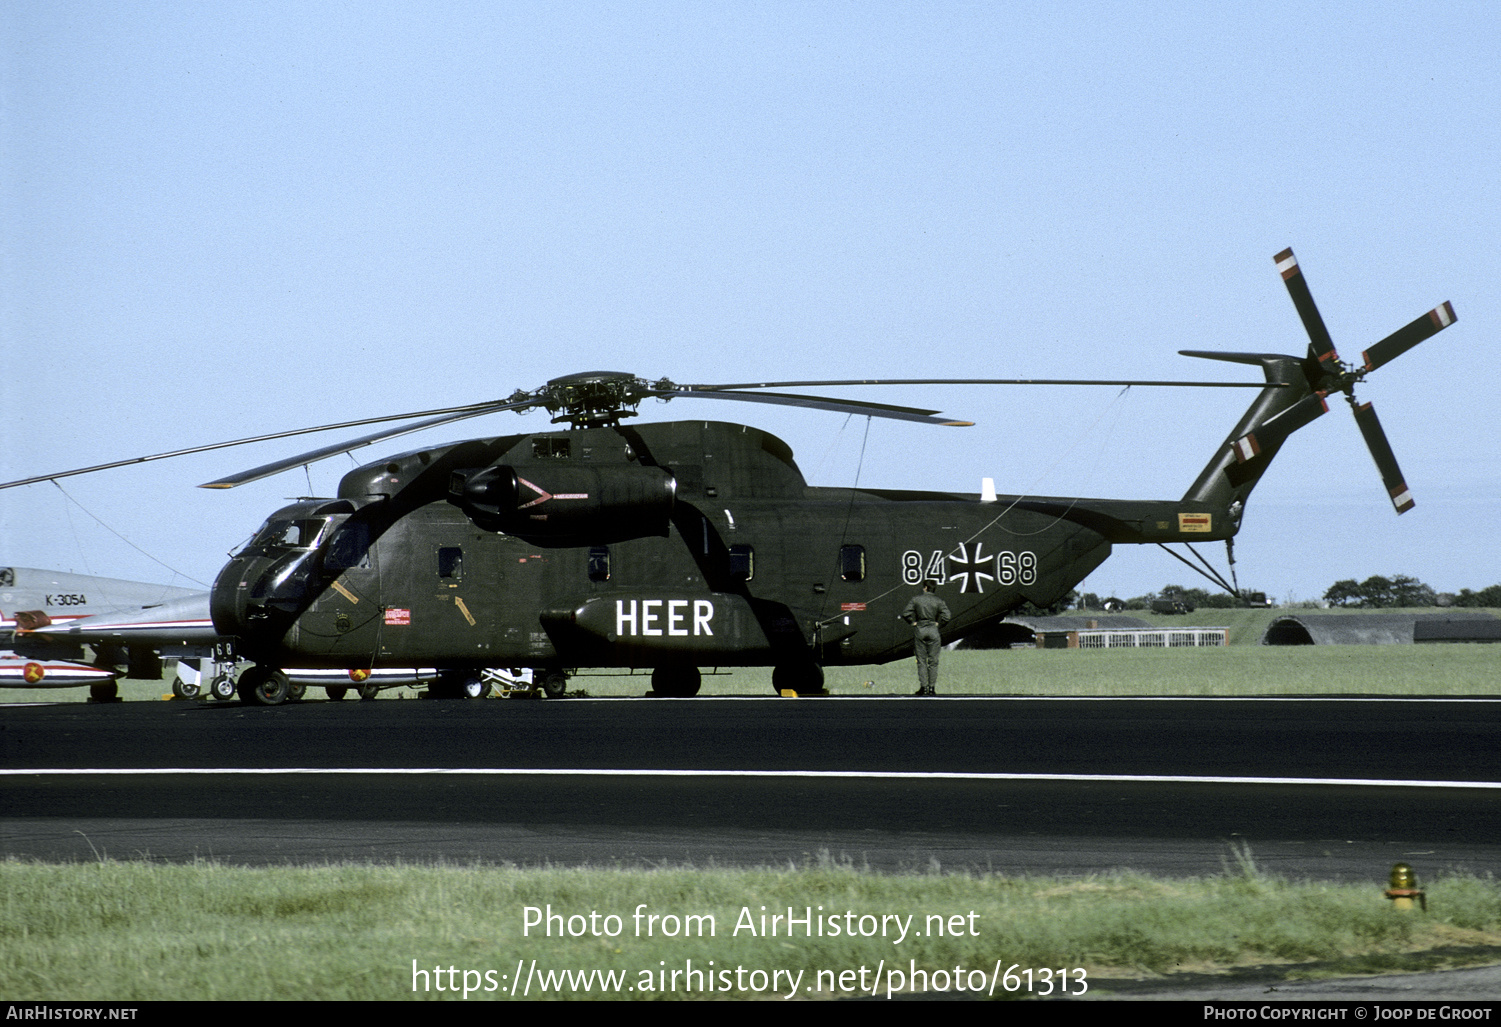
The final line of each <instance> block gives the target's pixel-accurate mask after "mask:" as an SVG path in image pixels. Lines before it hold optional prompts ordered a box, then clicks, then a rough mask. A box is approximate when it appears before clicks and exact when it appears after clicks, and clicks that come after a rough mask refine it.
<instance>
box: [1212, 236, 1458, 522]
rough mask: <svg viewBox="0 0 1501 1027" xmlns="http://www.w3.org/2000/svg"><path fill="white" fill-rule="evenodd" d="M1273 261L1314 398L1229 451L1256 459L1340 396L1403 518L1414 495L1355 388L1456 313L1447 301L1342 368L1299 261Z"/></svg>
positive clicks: (1283, 256)
mask: <svg viewBox="0 0 1501 1027" xmlns="http://www.w3.org/2000/svg"><path fill="white" fill-rule="evenodd" d="M1274 259H1275V260H1276V262H1277V270H1278V271H1280V272H1281V273H1282V280H1283V281H1284V282H1286V283H1287V291H1288V294H1289V295H1291V296H1292V301H1293V306H1294V307H1296V308H1297V310H1298V317H1299V318H1301V319H1302V321H1303V327H1304V329H1305V330H1306V331H1307V332H1308V356H1307V357H1306V358H1305V359H1304V360H1303V375H1304V377H1305V379H1306V380H1307V385H1308V388H1309V389H1310V390H1311V392H1312V395H1307V396H1304V397H1303V398H1302V399H1300V400H1299V401H1298V402H1296V403H1294V404H1293V405H1291V406H1289V407H1288V408H1287V409H1285V410H1283V411H1281V412H1280V413H1278V414H1277V415H1275V416H1274V417H1271V418H1269V419H1268V420H1267V421H1266V422H1264V423H1262V424H1258V425H1256V426H1255V428H1254V430H1252V431H1248V432H1246V433H1245V434H1244V435H1241V436H1240V437H1238V438H1235V439H1233V440H1232V442H1231V447H1232V449H1233V450H1234V452H1235V459H1236V461H1237V462H1238V463H1245V462H1247V461H1250V460H1253V459H1255V458H1256V457H1257V456H1258V455H1259V454H1261V453H1262V452H1263V451H1264V450H1269V449H1273V450H1274V449H1275V447H1276V446H1278V445H1280V444H1281V443H1282V441H1283V440H1284V439H1286V438H1287V437H1288V436H1289V435H1291V434H1292V433H1293V432H1295V431H1297V430H1298V429H1299V428H1301V427H1303V426H1304V425H1306V424H1308V423H1309V422H1311V421H1313V420H1314V419H1315V418H1317V417H1319V416H1321V415H1322V414H1323V413H1324V412H1325V411H1327V410H1328V409H1329V405H1328V403H1327V402H1326V398H1327V397H1328V396H1329V395H1330V394H1331V393H1335V392H1340V393H1343V394H1344V396H1345V399H1346V401H1347V402H1348V403H1349V404H1350V409H1351V411H1352V412H1353V413H1354V414H1355V423H1356V424H1357V425H1358V426H1359V428H1360V434H1361V435H1362V436H1363V437H1364V438H1365V443H1366V448H1368V449H1369V450H1370V451H1371V457H1372V458H1373V459H1374V460H1375V461H1376V469H1377V470H1378V471H1380V473H1381V482H1382V484H1383V485H1385V486H1386V491H1387V495H1388V496H1389V497H1390V498H1391V501H1392V506H1393V507H1394V508H1395V509H1396V511H1397V513H1399V514H1403V513H1406V512H1407V511H1408V510H1411V509H1412V508H1413V505H1414V503H1413V498H1412V493H1411V492H1410V491H1409V490H1408V488H1407V483H1406V481H1405V479H1403V477H1402V470H1401V468H1400V467H1398V466H1397V458H1396V456H1395V455H1393V453H1392V447H1391V443H1390V442H1388V441H1387V438H1386V432H1385V431H1384V430H1383V429H1382V427H1381V421H1380V420H1379V419H1377V417H1376V411H1375V409H1374V408H1373V407H1372V406H1371V404H1369V403H1361V402H1359V401H1358V400H1356V398H1355V386H1356V384H1357V383H1358V382H1361V381H1363V380H1364V379H1365V376H1366V375H1368V374H1370V373H1371V372H1372V371H1374V370H1376V368H1378V367H1381V366H1382V365H1384V364H1388V363H1391V361H1393V360H1395V359H1396V358H1397V357H1399V356H1401V355H1402V354H1403V353H1406V352H1407V351H1408V350H1410V349H1412V348H1413V347H1414V346H1416V345H1417V344H1418V343H1420V342H1422V341H1424V340H1425V339H1429V338H1432V337H1433V336H1434V335H1437V334H1438V333H1439V332H1441V331H1443V330H1444V329H1445V328H1447V327H1449V326H1450V325H1451V324H1453V323H1454V322H1455V320H1456V318H1455V316H1454V308H1453V307H1452V306H1451V305H1450V304H1449V303H1447V302H1445V303H1443V304H1442V305H1440V306H1437V307H1435V308H1433V309H1432V310H1430V311H1428V313H1426V314H1424V315H1423V316H1422V317H1419V318H1417V319H1416V320H1414V321H1412V322H1411V323H1410V324H1407V325H1404V326H1403V327H1401V328H1399V329H1397V330H1396V331H1395V332H1393V333H1392V334H1390V335H1388V336H1387V337H1386V338H1384V339H1382V340H1381V341H1380V342H1378V343H1376V344H1375V345H1374V346H1372V347H1371V348H1370V349H1368V350H1366V351H1365V352H1364V353H1363V354H1361V357H1362V359H1363V361H1364V363H1363V364H1360V365H1351V364H1346V363H1345V362H1344V361H1342V360H1340V358H1339V353H1338V351H1336V350H1335V348H1334V340H1333V339H1331V338H1330V336H1329V330H1328V329H1327V328H1325V327H1324V319H1323V317H1322V316H1320V314H1319V309H1318V307H1317V306H1316V305H1315V304H1314V302H1313V294H1312V293H1311V292H1310V291H1309V289H1308V282H1307V280H1306V279H1305V278H1304V277H1303V269H1302V268H1301V267H1299V266H1298V258H1297V257H1295V256H1293V251H1292V250H1291V249H1286V250H1283V251H1282V252H1281V253H1279V254H1277V256H1276V257H1275V258H1274Z"/></svg>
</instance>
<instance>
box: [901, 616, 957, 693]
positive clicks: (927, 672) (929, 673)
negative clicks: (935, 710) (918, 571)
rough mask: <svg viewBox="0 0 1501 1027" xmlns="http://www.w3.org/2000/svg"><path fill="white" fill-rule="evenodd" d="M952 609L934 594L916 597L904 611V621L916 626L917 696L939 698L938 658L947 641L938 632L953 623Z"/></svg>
mask: <svg viewBox="0 0 1501 1027" xmlns="http://www.w3.org/2000/svg"><path fill="white" fill-rule="evenodd" d="M950 616H952V614H950V613H949V606H948V604H947V603H945V602H944V601H943V600H942V599H939V598H938V597H937V596H936V595H934V594H933V593H932V592H924V593H923V594H922V595H918V596H913V597H912V601H911V602H909V603H908V604H907V608H906V609H905V610H903V611H902V620H904V621H906V622H907V623H908V624H911V625H912V626H913V633H912V644H913V648H914V649H915V650H916V653H917V694H918V695H937V694H938V692H937V691H936V686H937V684H938V654H939V653H941V652H942V651H943V639H942V638H941V637H940V636H939V633H938V629H939V628H941V627H943V626H944V625H945V624H947V623H948V622H949V617H950Z"/></svg>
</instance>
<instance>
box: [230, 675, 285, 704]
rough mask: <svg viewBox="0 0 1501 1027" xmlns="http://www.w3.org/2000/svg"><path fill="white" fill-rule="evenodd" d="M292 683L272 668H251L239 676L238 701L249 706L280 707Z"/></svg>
mask: <svg viewBox="0 0 1501 1027" xmlns="http://www.w3.org/2000/svg"><path fill="white" fill-rule="evenodd" d="M291 688H292V683H291V682H290V681H288V680H287V676H286V675H285V674H283V673H282V672H281V671H279V670H277V669H276V668H274V667H251V668H250V669H249V670H247V671H246V672H245V673H243V674H241V675H240V683H239V686H238V691H239V693H240V699H241V700H242V701H244V702H245V703H246V704H248V705H251V706H280V705H281V704H282V703H284V702H286V701H287V693H288V692H289V691H291Z"/></svg>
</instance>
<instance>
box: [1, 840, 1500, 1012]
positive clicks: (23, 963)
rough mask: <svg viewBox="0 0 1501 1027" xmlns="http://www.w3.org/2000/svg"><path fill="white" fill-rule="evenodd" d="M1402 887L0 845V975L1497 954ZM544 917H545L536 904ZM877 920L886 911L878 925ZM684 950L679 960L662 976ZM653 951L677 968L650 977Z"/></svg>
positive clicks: (857, 977) (758, 973) (330, 986)
mask: <svg viewBox="0 0 1501 1027" xmlns="http://www.w3.org/2000/svg"><path fill="white" fill-rule="evenodd" d="M1427 888H1428V900H1429V901H1428V907H1429V908H1428V912H1427V913H1422V912H1416V911H1413V912H1402V911H1398V910H1396V909H1394V908H1393V907H1392V903H1391V902H1389V901H1388V900H1387V899H1386V898H1384V896H1383V895H1382V892H1381V887H1380V885H1379V884H1377V883H1373V884H1372V885H1370V886H1368V887H1357V886H1352V885H1329V884H1307V883H1302V884H1300V883H1291V882H1287V881H1283V880H1279V879H1276V878H1273V877H1268V876H1265V875H1263V874H1260V873H1258V872H1257V871H1256V869H1255V866H1254V858H1253V857H1252V855H1251V854H1250V853H1247V852H1242V853H1240V854H1238V856H1233V855H1231V854H1228V853H1227V867H1226V871H1225V873H1224V874H1223V875H1222V876H1218V877H1213V878H1203V879H1197V880H1187V881H1183V880H1178V881H1171V882H1166V881H1158V880H1152V879H1149V878H1145V877H1140V876H1136V875H1129V874H1120V875H1110V876H1098V877H1090V878H1086V879H1082V880H1078V879H1076V880H1054V879H1045V878H1032V879H1016V878H1006V877H1001V876H995V875H984V876H973V875H967V874H943V873H937V872H935V873H931V874H924V875H907V876H877V875H872V874H865V873H861V872H859V871H858V870H856V869H854V868H851V867H841V866H837V865H813V866H807V867H803V868H796V869H782V870H730V871H726V870H708V871H705V870H693V869H664V870H655V871H614V870H588V869H584V870H572V869H552V870H519V869H510V868H503V867H491V868H480V867H469V868H460V867H418V866H407V867H400V866H363V865H345V866H333V867H313V868H279V869H246V868H235V867H224V866H215V865H213V864H207V863H199V864H194V865H187V866H165V865H159V864H151V863H145V862H136V863H117V862H108V861H105V862H99V863H89V864H80V865H72V866H55V865H44V864H32V863H19V862H7V863H0V994H3V995H4V996H5V997H6V998H8V999H12V1000H30V999H68V1000H78V999H112V1000H124V1001H131V1000H152V999H401V998H426V999H449V1000H457V1001H464V1000H468V1001H481V1000H485V999H495V998H508V997H511V996H510V988H511V986H512V981H513V980H514V979H518V974H517V970H518V967H519V968H520V969H521V971H522V973H521V974H520V975H519V978H520V979H524V980H526V982H527V983H526V985H525V987H526V988H527V989H528V990H527V992H526V995H527V997H531V998H539V997H596V998H598V997H621V998H756V997H766V998H770V997H773V996H774V995H775V996H778V997H780V996H782V995H785V994H787V993H788V992H789V990H791V991H793V992H794V993H795V994H796V995H797V996H798V997H800V998H837V997H852V996H854V995H858V994H862V993H863V994H871V993H874V994H876V995H882V996H884V995H885V993H886V991H887V990H888V989H891V990H894V991H898V992H900V991H909V990H913V988H914V984H916V986H917V990H930V991H937V990H946V991H954V990H956V987H960V986H962V987H964V988H968V989H970V990H975V989H978V990H980V991H982V992H985V991H986V990H987V989H992V988H993V997H995V998H1017V997H1026V996H1027V995H1028V994H1029V993H1030V994H1034V995H1035V994H1040V993H1042V992H1043V991H1044V989H1045V988H1047V990H1052V991H1054V992H1056V991H1057V990H1058V988H1059V986H1060V984H1063V983H1066V984H1067V986H1068V989H1069V991H1070V993H1077V992H1079V991H1080V990H1081V989H1080V985H1081V983H1082V984H1084V985H1086V986H1087V987H1088V988H1089V989H1091V990H1092V991H1093V992H1094V993H1095V994H1096V995H1100V994H1102V993H1106V992H1108V990H1109V981H1110V980H1111V979H1120V978H1135V979H1140V978H1143V977H1148V978H1150V977H1157V976H1163V975H1166V976H1168V977H1171V975H1172V974H1174V973H1185V972H1192V973H1206V972H1210V973H1212V972H1215V971H1217V970H1226V969H1229V968H1235V967H1244V966H1247V965H1252V964H1254V965H1260V966H1265V965H1268V964H1282V965H1283V966H1284V968H1285V969H1286V970H1287V971H1288V972H1289V976H1293V977H1297V976H1303V977H1309V976H1340V975H1347V974H1356V973H1373V972H1389V971H1394V970H1415V969H1432V968H1440V967H1446V966H1454V965H1465V964H1467V963H1469V964H1473V963H1484V962H1495V961H1496V960H1497V959H1498V958H1501V886H1498V885H1497V883H1496V882H1495V881H1493V880H1482V879H1476V878H1452V879H1446V880H1440V881H1436V882H1432V883H1429V884H1428V885H1427ZM789 907H790V908H791V909H792V911H793V913H792V916H793V917H794V918H795V919H799V920H801V919H803V918H805V917H808V918H809V919H808V922H807V926H803V925H802V924H796V925H794V927H793V928H792V933H791V934H790V935H789V934H788V932H787V930H786V925H785V921H784V922H783V923H781V924H775V925H770V922H769V921H768V922H767V924H768V925H770V926H772V927H774V928H775V930H776V933H775V936H770V932H769V931H768V930H766V928H765V927H764V926H763V921H762V920H761V917H762V914H763V908H764V911H765V912H766V913H767V915H768V916H770V915H772V914H776V913H784V912H785V911H786V910H787V909H788V908H789ZM638 910H640V911H641V912H642V913H643V918H642V920H641V921H637V920H636V918H635V916H634V914H635V913H636V912H637V911H638ZM549 912H551V913H553V914H556V915H557V917H558V919H557V920H556V921H549V920H548V919H547V914H548V913H549ZM591 913H593V914H597V915H596V916H594V917H592V918H591V917H590V914H591ZM846 914H850V915H848V916H847V915H846ZM652 915H656V916H657V917H658V919H657V920H656V921H652V920H650V919H648V918H649V917H651V916H652ZM892 916H895V917H897V918H899V919H897V920H890V919H885V918H887V917H892ZM612 917H613V918H614V919H611V918H612ZM689 917H693V918H694V919H691V920H690V919H688V918H689ZM909 917H910V918H911V919H907V918H909ZM710 918H712V926H711V919H710ZM528 921H532V922H533V923H535V924H536V926H529V924H528ZM904 922H905V925H906V926H905V935H904V936H903V935H902V934H901V933H899V932H901V931H902V930H903V923H904ZM834 924H837V927H835V926H833V925H834ZM548 925H550V926H551V935H552V936H551V937H548V936H547V934H546V931H547V927H548ZM690 925H691V926H690ZM851 929H852V930H851ZM882 929H884V930H885V932H886V936H885V937H882V936H881V934H880V931H881V930H882ZM836 930H837V936H836V934H835V932H836ZM648 933H649V936H648ZM820 933H821V934H822V936H819V934H820ZM851 933H853V936H851ZM572 934H578V935H579V936H577V937H574V936H571V935H572ZM867 935H868V936H867ZM533 961H535V970H534V969H533ZM711 961H712V962H711ZM694 967H697V968H698V969H699V971H700V975H699V977H698V978H693V977H691V976H689V975H688V974H687V971H689V970H691V969H692V968H694ZM450 968H452V970H453V973H452V974H450V973H449V972H448V971H449V969H450ZM862 968H863V969H864V971H866V972H865V973H864V974H863V975H862V974H861V973H860V971H861V970H862ZM1012 968H1014V969H1012ZM414 970H420V971H423V973H422V974H414ZM673 970H676V971H681V973H680V974H679V976H678V977H676V978H672V977H670V976H665V975H664V972H667V971H673ZM710 970H712V971H713V972H729V971H738V973H730V974H729V976H727V977H720V978H717V979H716V978H714V977H713V976H712V975H711V976H705V975H704V971H710ZM914 970H918V971H923V972H924V974H925V976H924V977H916V978H915V977H914V975H913V971H914ZM1007 970H1011V971H1012V975H1011V976H1010V977H1006V976H1005V971H1007ZM1028 970H1030V971H1031V972H1030V973H1025V971H1028ZM434 971H441V973H440V974H439V975H438V976H437V977H435V976H434V973H433V972H434ZM562 971H571V972H573V973H574V974H575V975H577V974H580V973H588V972H590V971H599V972H602V973H605V974H617V975H618V976H616V977H615V978H614V979H613V980H614V985H615V987H614V988H612V987H611V986H610V985H609V983H607V982H609V981H610V979H609V978H604V979H602V978H600V977H599V976H591V977H589V978H588V979H583V978H580V977H578V976H574V977H573V978H571V979H569V978H567V977H564V978H559V977H557V976H555V975H556V974H557V973H559V972H562ZM1060 971H1067V973H1066V978H1067V979H1066V982H1065V981H1063V980H1062V979H1060V977H1059V972H1060ZM466 972H467V973H466ZM539 972H540V973H539ZM939 973H942V974H943V976H942V977H939V976H938V974H939ZM548 974H551V975H554V976H545V975H548ZM695 981H696V982H697V984H698V987H696V988H695V987H694V983H695ZM773 981H775V982H776V983H775V984H773ZM794 981H795V982H796V984H795V986H794ZM862 981H863V984H862V983H861V982H862ZM549 982H550V983H549ZM440 983H441V984H442V985H443V987H442V988H441V990H440V988H439V987H438V986H437V985H438V984H440ZM648 985H649V988H648V987H647V986H648ZM720 985H724V986H723V987H721V986H720ZM710 986H712V987H713V990H712V991H710V990H709V987H710ZM466 987H467V988H468V989H469V991H468V994H464V993H463V989H464V988H466ZM414 988H415V990H414ZM627 989H629V990H627ZM1008 989H1009V990H1008ZM517 991H518V992H520V991H521V988H520V987H518V988H517ZM602 993H603V994H602ZM517 997H520V996H519V995H518V996H517Z"/></svg>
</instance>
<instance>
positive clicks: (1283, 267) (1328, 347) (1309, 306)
mask: <svg viewBox="0 0 1501 1027" xmlns="http://www.w3.org/2000/svg"><path fill="white" fill-rule="evenodd" d="M1272 259H1273V260H1275V261H1276V262H1277V270H1278V271H1280V272H1282V280H1283V281H1284V282H1286V283H1287V291H1288V293H1289V294H1291V295H1292V298H1293V306H1295V307H1297V308H1298V317H1300V318H1302V319H1303V327H1304V329H1306V330H1307V332H1308V340H1309V343H1310V346H1311V352H1312V353H1313V355H1314V356H1316V357H1317V358H1318V359H1319V361H1320V362H1321V363H1324V364H1328V365H1330V366H1333V364H1336V363H1338V361H1339V354H1338V353H1336V352H1335V351H1334V340H1333V339H1331V338H1329V329H1327V328H1325V327H1324V319H1323V317H1322V316H1320V314H1319V308H1318V307H1317V306H1315V305H1314V302H1313V293H1311V292H1309V291H1308V281H1307V280H1306V279H1305V278H1304V277H1303V269H1302V268H1300V267H1299V266H1298V258H1297V257H1295V256H1293V251H1292V249H1291V247H1289V248H1288V249H1285V250H1283V251H1282V252H1281V253H1279V254H1277V255H1276V256H1275V257H1273V258H1272Z"/></svg>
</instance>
